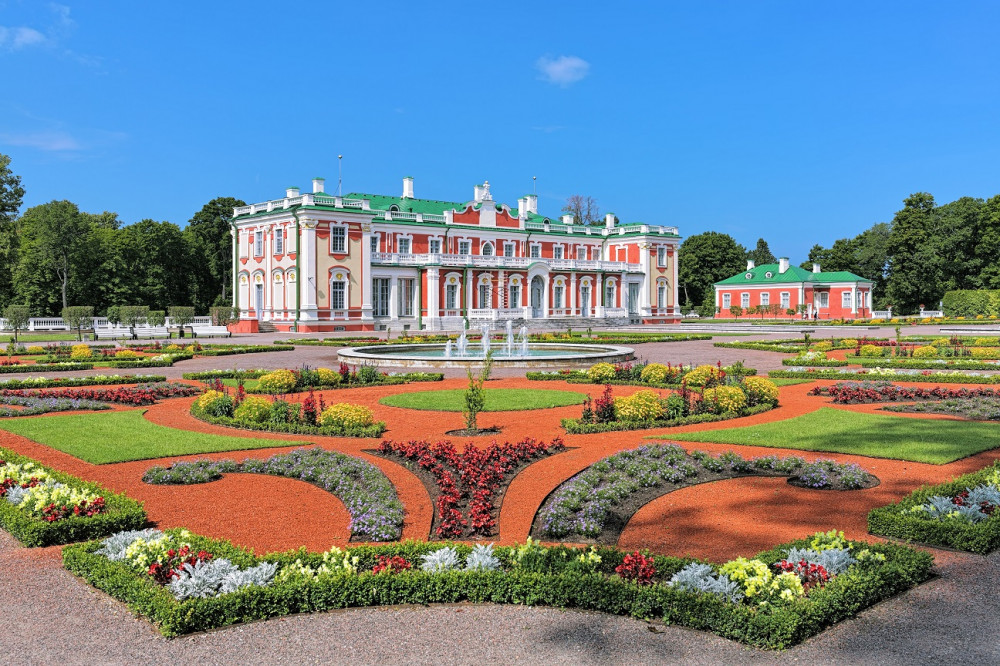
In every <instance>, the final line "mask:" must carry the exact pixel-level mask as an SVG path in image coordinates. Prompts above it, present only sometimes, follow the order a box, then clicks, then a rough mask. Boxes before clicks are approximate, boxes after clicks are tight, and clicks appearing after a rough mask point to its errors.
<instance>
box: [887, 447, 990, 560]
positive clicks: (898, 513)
mask: <svg viewBox="0 0 1000 666" xmlns="http://www.w3.org/2000/svg"><path fill="white" fill-rule="evenodd" d="M998 471H1000V461H997V462H994V463H993V464H992V465H991V466H989V467H987V468H985V469H981V470H979V471H978V472H973V473H971V474H965V475H963V476H959V477H957V478H956V479H954V480H953V481H948V482H946V483H940V484H938V485H936V486H923V487H921V488H918V489H917V490H914V491H913V492H912V493H910V494H909V495H907V496H906V497H904V498H903V499H901V500H900V501H898V502H896V503H895V504H889V505H888V506H882V507H878V508H875V509H872V510H871V512H869V514H868V531H869V532H871V533H872V534H877V535H879V536H887V537H895V538H897V539H903V540H904V541H915V542H917V543H926V544H930V545H933V546H947V547H948V548H957V549H958V550H965V551H969V552H972V553H979V554H980V555H985V554H987V553H989V552H990V551H993V550H996V549H997V548H1000V514H997V515H994V516H993V517H991V518H988V519H986V520H984V521H982V522H980V523H975V524H972V523H966V522H960V521H943V520H934V519H930V518H925V517H922V516H921V515H920V514H914V513H910V510H911V509H912V508H913V507H915V506H917V505H920V504H926V503H927V498H928V497H931V496H932V495H944V496H946V497H952V496H954V495H957V494H958V493H960V492H962V491H963V490H966V489H967V488H972V487H974V486H977V485H979V484H981V483H984V482H985V481H986V480H987V479H988V478H989V477H991V476H993V474H994V473H996V472H998Z"/></svg>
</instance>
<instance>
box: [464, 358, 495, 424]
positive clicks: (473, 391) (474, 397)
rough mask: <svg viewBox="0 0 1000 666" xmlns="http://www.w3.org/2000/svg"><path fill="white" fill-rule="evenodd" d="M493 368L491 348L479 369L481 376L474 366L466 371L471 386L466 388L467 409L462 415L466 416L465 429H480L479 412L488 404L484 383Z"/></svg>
mask: <svg viewBox="0 0 1000 666" xmlns="http://www.w3.org/2000/svg"><path fill="white" fill-rule="evenodd" d="M492 370H493V351H492V350H491V351H489V352H487V353H486V358H485V359H483V367H482V369H481V370H480V371H479V377H476V376H475V375H473V374H472V368H469V369H468V370H466V371H465V372H466V374H467V375H468V377H469V388H467V389H466V390H465V410H464V411H463V412H462V415H463V416H464V417H465V429H466V430H468V431H470V432H471V431H475V430H479V428H478V425H477V419H478V417H479V412H481V411H483V407H485V406H486V389H484V388H483V384H485V383H486V381H487V380H488V379H489V378H490V372H492Z"/></svg>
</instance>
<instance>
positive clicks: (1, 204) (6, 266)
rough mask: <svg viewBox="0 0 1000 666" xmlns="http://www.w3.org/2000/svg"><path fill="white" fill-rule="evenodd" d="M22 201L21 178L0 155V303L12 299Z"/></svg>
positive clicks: (8, 159)
mask: <svg viewBox="0 0 1000 666" xmlns="http://www.w3.org/2000/svg"><path fill="white" fill-rule="evenodd" d="M23 200H24V188H23V187H21V177H20V176H18V175H17V174H15V173H14V172H13V171H11V169H10V157H9V156H8V155H4V154H3V153H0V303H9V302H10V301H11V298H12V297H13V281H12V279H11V278H12V277H13V274H14V265H15V263H16V261H17V211H19V210H20V209H21V203H22V202H23Z"/></svg>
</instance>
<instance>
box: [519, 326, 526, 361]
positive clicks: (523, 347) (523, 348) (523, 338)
mask: <svg viewBox="0 0 1000 666" xmlns="http://www.w3.org/2000/svg"><path fill="white" fill-rule="evenodd" d="M520 336H521V356H527V355H528V327H527V326H522V327H521V332H520Z"/></svg>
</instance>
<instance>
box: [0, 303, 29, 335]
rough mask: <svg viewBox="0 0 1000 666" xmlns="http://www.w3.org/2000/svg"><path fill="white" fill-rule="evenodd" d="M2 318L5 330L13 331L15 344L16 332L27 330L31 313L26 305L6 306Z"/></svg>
mask: <svg viewBox="0 0 1000 666" xmlns="http://www.w3.org/2000/svg"><path fill="white" fill-rule="evenodd" d="M3 318H4V319H6V320H7V328H9V329H10V330H12V331H14V342H15V343H16V342H17V332H18V331H19V330H21V329H25V328H28V320H29V319H31V311H30V310H29V309H28V306H27V305H8V306H7V307H5V308H4V310H3Z"/></svg>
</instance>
